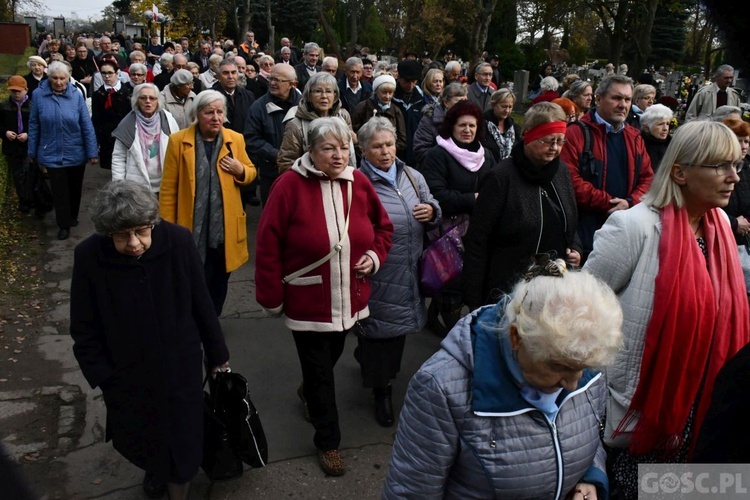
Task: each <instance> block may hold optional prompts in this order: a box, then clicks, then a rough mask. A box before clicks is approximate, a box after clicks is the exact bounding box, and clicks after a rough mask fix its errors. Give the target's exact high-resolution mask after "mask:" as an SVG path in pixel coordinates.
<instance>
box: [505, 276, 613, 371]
mask: <svg viewBox="0 0 750 500" xmlns="http://www.w3.org/2000/svg"><path fill="white" fill-rule="evenodd" d="M502 312H503V311H498V314H501V313H502ZM505 317H506V320H507V321H508V325H512V326H515V328H516V330H517V332H518V335H519V336H520V337H521V341H522V342H523V345H524V347H525V348H526V350H527V351H528V353H529V356H530V357H531V359H532V360H533V361H534V362H537V363H543V362H546V361H556V362H560V363H563V364H568V363H570V364H573V365H577V366H587V367H602V366H606V365H607V364H609V363H611V362H612V361H613V360H614V357H615V355H616V354H617V352H618V350H619V349H620V344H621V341H622V319H623V315H622V308H621V307H620V302H619V301H618V300H617V297H616V296H615V293H614V292H613V291H612V289H611V288H610V287H609V286H608V285H607V284H606V283H604V282H603V281H601V280H599V279H598V278H596V277H595V276H594V275H592V274H590V273H589V272H587V271H585V270H582V271H565V272H563V273H562V275H561V276H537V277H535V278H533V279H531V280H529V281H526V280H521V281H520V282H518V283H517V284H516V285H515V287H514V288H513V292H512V293H511V296H510V300H508V301H507V304H506V305H505Z"/></svg>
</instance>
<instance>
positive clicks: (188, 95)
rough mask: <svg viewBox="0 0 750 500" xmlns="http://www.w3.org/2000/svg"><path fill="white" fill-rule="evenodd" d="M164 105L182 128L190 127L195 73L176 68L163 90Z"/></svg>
mask: <svg viewBox="0 0 750 500" xmlns="http://www.w3.org/2000/svg"><path fill="white" fill-rule="evenodd" d="M161 95H162V97H164V105H165V106H164V107H165V108H166V110H167V111H169V112H170V113H172V116H174V119H175V121H177V125H179V126H180V129H184V128H188V127H189V126H190V124H191V123H192V120H191V119H190V111H191V110H192V109H193V100H194V99H195V92H193V74H192V73H191V72H190V71H188V70H186V69H178V70H175V72H174V74H173V75H172V78H171V80H170V81H169V85H167V86H166V87H164V90H162V91H161Z"/></svg>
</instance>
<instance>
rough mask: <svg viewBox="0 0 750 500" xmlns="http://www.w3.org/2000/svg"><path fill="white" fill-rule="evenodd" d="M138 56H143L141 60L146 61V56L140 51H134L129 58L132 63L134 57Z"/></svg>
mask: <svg viewBox="0 0 750 500" xmlns="http://www.w3.org/2000/svg"><path fill="white" fill-rule="evenodd" d="M138 56H141V59H143V60H144V61H145V60H146V54H144V53H143V52H141V51H140V50H134V51H133V52H131V53H130V56H128V57H129V59H130V60H131V61H132V60H133V58H134V57H138Z"/></svg>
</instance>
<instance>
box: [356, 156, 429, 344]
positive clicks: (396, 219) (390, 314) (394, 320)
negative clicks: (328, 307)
mask: <svg viewBox="0 0 750 500" xmlns="http://www.w3.org/2000/svg"><path fill="white" fill-rule="evenodd" d="M396 168H397V169H398V174H397V176H396V179H397V184H398V189H396V188H395V187H394V186H393V185H391V184H390V183H389V182H388V181H386V180H385V179H383V178H382V177H381V176H379V175H378V174H377V173H375V172H374V170H373V168H372V167H370V166H369V165H368V164H367V163H366V162H365V161H364V160H362V163H361V165H360V170H361V171H362V173H364V174H365V175H366V176H367V177H368V178H369V179H370V181H371V182H372V185H373V186H374V187H375V191H376V192H377V193H378V196H379V197H380V202H381V203H382V204H383V206H384V207H385V209H386V211H387V212H388V217H389V218H390V219H391V222H393V246H392V247H391V250H390V252H389V253H388V258H387V259H386V260H385V262H384V263H383V264H382V266H381V267H380V269H379V270H378V272H377V273H376V274H373V275H372V276H371V277H370V284H371V286H372V292H371V293H370V302H369V307H370V317H369V318H367V319H365V320H363V322H362V323H363V326H364V327H365V332H366V334H367V336H368V337H371V338H391V337H398V336H401V335H407V334H409V333H416V332H419V331H420V330H421V329H422V328H424V325H425V323H426V322H427V316H426V311H425V305H424V296H423V295H422V293H421V292H420V290H419V257H420V256H421V255H422V247H423V242H424V232H425V231H426V230H430V229H433V228H435V227H437V226H438V225H440V223H441V221H442V212H441V210H440V205H439V204H438V202H437V200H435V198H433V197H432V195H431V194H430V189H429V188H428V187H427V183H426V182H425V180H424V177H422V174H420V173H419V172H417V171H416V170H414V169H412V168H411V167H407V166H406V165H405V164H404V163H403V162H402V161H401V160H398V159H397V160H396ZM405 168H408V169H410V172H411V174H412V176H413V177H414V180H415V181H416V183H417V186H418V187H419V194H417V193H416V192H415V191H414V187H413V185H412V183H411V181H410V180H409V177H408V176H407V175H406V174H405V173H404V169H405ZM420 200H421V201H420ZM417 203H429V204H430V205H432V206H433V208H434V209H435V218H434V219H433V221H432V222H430V223H428V224H423V223H421V222H419V221H417V219H415V218H414V215H413V214H412V209H413V208H414V205H416V204H417ZM425 226H426V227H425Z"/></svg>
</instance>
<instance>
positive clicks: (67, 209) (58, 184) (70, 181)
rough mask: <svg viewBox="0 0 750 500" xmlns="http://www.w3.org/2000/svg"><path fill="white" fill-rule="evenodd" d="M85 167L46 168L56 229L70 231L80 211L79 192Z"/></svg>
mask: <svg viewBox="0 0 750 500" xmlns="http://www.w3.org/2000/svg"><path fill="white" fill-rule="evenodd" d="M85 170H86V165H76V166H73V167H58V168H47V176H48V177H49V183H50V189H51V190H52V204H53V205H54V207H55V221H56V222H57V227H59V228H61V229H70V226H71V223H72V222H73V221H74V220H76V219H78V211H79V210H80V209H81V191H82V190H83V174H84V172H85Z"/></svg>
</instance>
